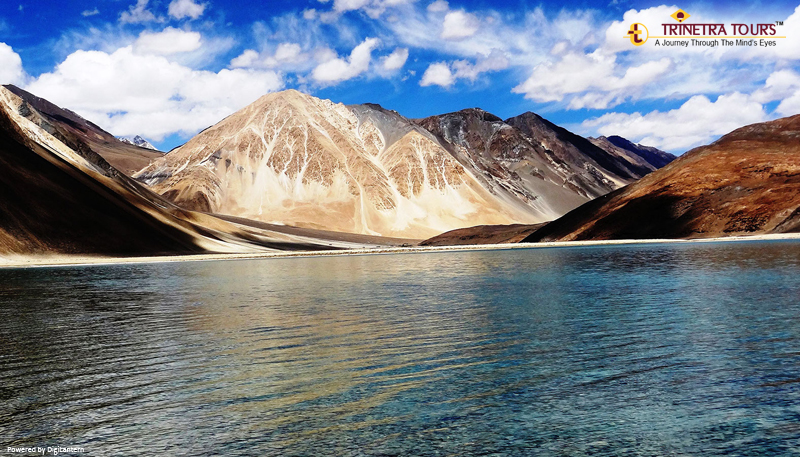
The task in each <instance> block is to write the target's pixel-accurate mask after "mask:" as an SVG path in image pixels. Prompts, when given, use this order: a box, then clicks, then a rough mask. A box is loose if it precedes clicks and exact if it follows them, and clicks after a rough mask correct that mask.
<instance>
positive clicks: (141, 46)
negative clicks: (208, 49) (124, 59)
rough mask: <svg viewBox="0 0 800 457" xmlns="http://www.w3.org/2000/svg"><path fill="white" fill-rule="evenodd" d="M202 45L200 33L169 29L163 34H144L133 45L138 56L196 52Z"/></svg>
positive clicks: (162, 32)
mask: <svg viewBox="0 0 800 457" xmlns="http://www.w3.org/2000/svg"><path fill="white" fill-rule="evenodd" d="M201 45H202V39H201V36H200V34H199V33H198V32H187V31H184V30H179V29H176V28H172V27H167V28H166V29H164V30H163V31H161V32H157V33H151V32H142V33H141V35H139V38H138V39H137V40H136V42H135V43H134V44H133V50H134V52H136V53H137V54H154V55H160V56H168V55H172V54H180V53H184V52H191V51H195V50H197V49H199V48H200V46H201Z"/></svg>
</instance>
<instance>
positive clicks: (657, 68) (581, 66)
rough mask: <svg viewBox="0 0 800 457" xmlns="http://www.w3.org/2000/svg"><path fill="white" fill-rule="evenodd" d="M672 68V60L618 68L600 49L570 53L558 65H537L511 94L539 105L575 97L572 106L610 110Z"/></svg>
mask: <svg viewBox="0 0 800 457" xmlns="http://www.w3.org/2000/svg"><path fill="white" fill-rule="evenodd" d="M671 65H672V61H671V60H670V59H669V58H666V57H665V58H662V59H660V60H655V61H649V62H644V63H642V64H641V65H639V66H637V67H628V68H627V70H625V73H624V74H623V75H619V73H620V72H621V71H622V70H623V68H624V66H622V65H618V64H617V62H616V56H615V55H613V54H611V55H608V54H605V53H603V52H601V51H600V50H597V51H595V52H593V53H591V54H583V53H577V52H570V53H567V54H565V55H563V56H562V57H561V59H560V60H559V61H557V62H546V63H543V64H541V65H538V66H536V67H535V68H534V69H533V72H532V74H531V76H530V77H529V78H528V79H527V80H525V81H524V82H523V83H522V84H519V85H518V86H516V87H514V88H513V89H512V92H514V93H518V94H524V95H525V98H527V99H530V100H534V101H537V102H560V101H562V100H564V98H565V96H568V95H572V96H573V97H572V99H571V101H570V104H569V107H570V108H573V109H581V108H597V109H603V108H608V107H609V105H612V104H618V103H621V102H622V101H623V100H624V99H625V98H626V97H628V96H630V95H632V93H631V90H633V89H636V88H640V87H642V86H645V85H647V84H649V83H652V82H654V81H656V80H657V79H658V78H659V77H660V76H662V75H664V74H666V73H667V71H668V70H669V69H670V67H671Z"/></svg>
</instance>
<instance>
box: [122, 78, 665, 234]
mask: <svg viewBox="0 0 800 457" xmlns="http://www.w3.org/2000/svg"><path fill="white" fill-rule="evenodd" d="M562 130H563V129H562ZM564 132H566V131H564ZM570 135H572V134H570ZM571 138H572V139H573V140H574V141H578V139H581V138H580V137H577V136H576V135H572V137H571ZM581 140H583V143H582V144H581V146H582V147H585V148H591V149H592V151H591V152H592V153H593V154H595V156H596V157H583V156H582V155H581V154H582V153H583V151H582V150H581V149H579V148H575V149H576V151H575V152H574V153H573V155H572V156H569V157H567V158H566V160H565V159H562V158H560V156H559V153H558V152H554V151H552V150H551V149H549V148H548V147H546V146H545V145H543V142H542V140H540V139H539V138H531V137H530V136H526V135H525V134H524V133H523V132H522V131H520V129H518V128H515V127H514V126H512V125H510V124H508V123H506V122H503V121H502V120H501V119H500V118H498V117H496V116H493V115H492V114H490V113H487V112H485V111H482V110H479V109H472V110H464V111H460V112H458V113H451V114H447V115H442V116H433V117H429V118H426V119H421V120H416V121H411V120H409V119H406V118H404V117H403V116H401V115H399V114H398V113H396V112H394V111H390V110H386V109H384V108H382V107H380V106H378V105H374V104H364V105H351V106H345V105H342V104H334V103H332V102H330V101H329V100H320V99H318V98H315V97H312V96H309V95H305V94H302V93H300V92H297V91H293V90H289V91H284V92H278V93H272V94H268V95H265V96H264V97H262V98H260V99H259V100H257V101H256V102H255V103H253V104H251V105H250V106H248V107H245V108H244V109H242V110H240V111H239V112H237V113H234V114H233V115H231V116H229V117H228V118H226V119H224V120H223V121H221V122H220V123H218V124H216V125H215V126H213V127H211V128H209V129H206V130H205V131H203V132H201V133H200V134H198V135H197V136H196V137H194V138H192V139H191V140H190V141H189V142H188V143H186V144H185V145H183V146H181V147H179V148H177V149H175V150H173V151H171V152H170V153H169V154H167V155H165V156H164V157H163V158H161V159H158V160H156V161H154V162H153V163H151V164H150V165H149V166H148V167H146V168H144V169H143V170H141V171H140V172H139V173H137V174H136V175H135V176H136V179H138V180H140V181H141V182H143V183H146V184H147V185H148V186H150V187H151V188H152V189H153V190H154V191H155V192H157V193H159V194H161V195H163V196H164V197H166V198H168V199H169V200H171V201H173V202H175V203H176V204H178V205H180V206H183V207H185V208H190V209H193V210H198V211H204V212H210V213H221V214H226V215H230V216H239V217H245V218H248V219H254V220H259V221H262V222H269V223H282V224H289V225H295V226H300V227H310V228H326V229H330V230H336V231H342V232H351V233H362V234H369V235H381V236H392V237H404V238H428V237H430V236H433V235H437V234H439V233H442V232H445V231H448V230H452V229H455V228H461V227H467V226H473V225H476V224H483V225H496V224H515V223H523V224H534V223H539V222H543V221H549V220H553V219H555V218H557V217H558V216H560V215H562V214H564V213H565V212H567V211H569V210H571V209H573V208H575V207H577V206H579V205H581V204H583V203H585V202H586V201H589V200H591V199H593V198H596V197H597V196H600V195H604V194H605V193H607V192H609V191H611V190H614V189H616V188H618V187H620V186H622V185H625V184H627V183H629V182H631V181H633V180H635V179H638V177H640V176H641V175H643V174H644V173H646V172H648V171H650V170H649V169H644V168H642V169H641V170H639V169H636V170H634V171H631V170H629V169H623V168H621V167H619V166H617V165H616V162H614V160H615V159H614V156H612V155H611V154H609V153H607V152H605V151H604V150H602V149H600V148H598V147H596V146H594V145H592V144H591V143H589V142H588V141H587V140H585V139H581ZM559 141H560V140H558V139H554V140H552V141H550V144H554V145H560V142H559ZM562 155H563V154H562ZM565 157H566V156H565ZM629 168H635V167H632V166H631V167H629Z"/></svg>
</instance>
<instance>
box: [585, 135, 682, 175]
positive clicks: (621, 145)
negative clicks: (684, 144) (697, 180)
mask: <svg viewBox="0 0 800 457" xmlns="http://www.w3.org/2000/svg"><path fill="white" fill-rule="evenodd" d="M587 139H588V140H589V141H591V142H592V144H594V145H595V146H597V147H599V148H600V149H603V150H605V151H606V152H608V153H609V154H612V155H615V156H617V157H619V158H620V159H622V160H625V161H626V162H629V163H635V164H638V165H640V166H641V167H643V168H646V169H648V170H649V171H655V170H658V169H659V168H663V167H665V166H666V165H667V164H668V163H670V162H672V161H673V160H675V159H676V158H677V157H675V156H674V155H672V154H670V153H668V152H664V151H662V150H660V149H656V148H653V147H650V146H643V145H641V144H634V143H632V142H630V141H628V140H627V139H625V138H622V137H621V136H616V135H612V136H609V137H604V136H601V137H599V138H587Z"/></svg>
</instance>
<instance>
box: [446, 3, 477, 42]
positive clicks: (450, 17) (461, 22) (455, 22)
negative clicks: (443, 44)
mask: <svg viewBox="0 0 800 457" xmlns="http://www.w3.org/2000/svg"><path fill="white" fill-rule="evenodd" d="M480 25H481V22H480V20H478V17H477V16H475V15H474V14H471V13H467V12H465V11H464V10H459V11H451V12H449V13H447V15H446V16H445V17H444V23H443V24H442V33H441V34H440V35H439V37H440V38H442V39H443V40H461V39H464V38H467V37H471V36H472V35H475V32H477V31H478V28H480Z"/></svg>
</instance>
